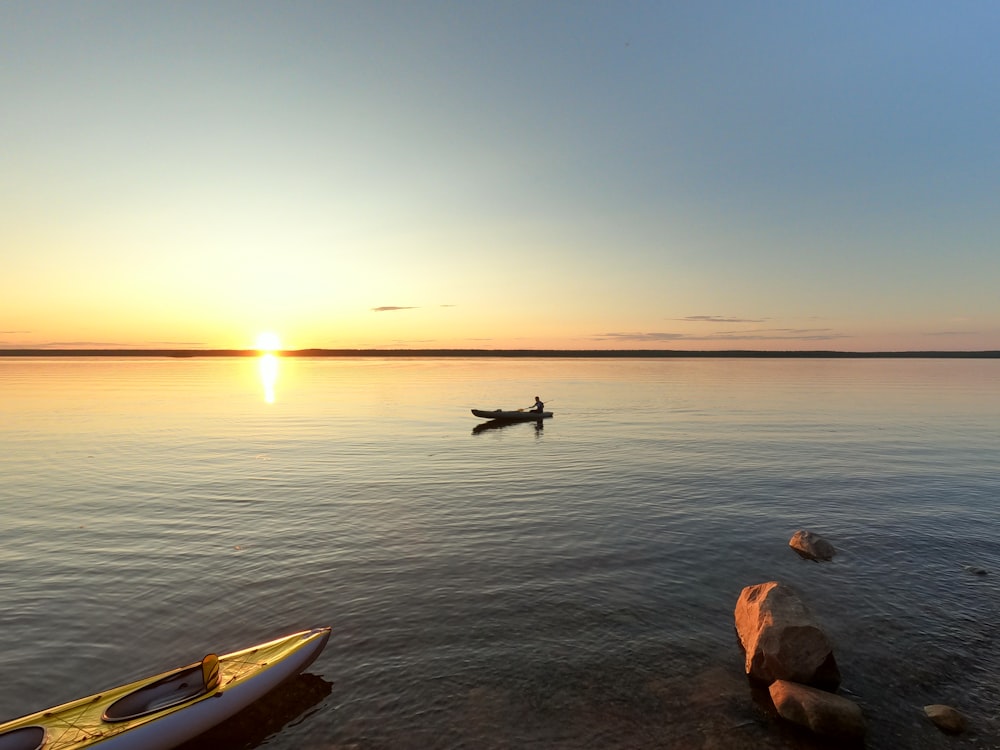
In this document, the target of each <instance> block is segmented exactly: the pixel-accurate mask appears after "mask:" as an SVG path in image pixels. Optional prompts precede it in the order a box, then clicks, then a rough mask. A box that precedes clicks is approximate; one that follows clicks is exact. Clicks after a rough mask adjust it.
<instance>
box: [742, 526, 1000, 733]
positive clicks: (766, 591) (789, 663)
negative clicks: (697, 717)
mask: <svg viewBox="0 0 1000 750" xmlns="http://www.w3.org/2000/svg"><path fill="white" fill-rule="evenodd" d="M788 544H789V547H791V548H792V549H793V550H794V551H795V552H796V553H797V554H798V555H799V556H800V557H801V558H803V559H804V560H807V561H810V562H815V563H826V562H830V561H831V560H833V558H834V556H835V555H836V549H835V548H834V546H833V544H831V543H830V542H829V541H828V540H826V539H824V538H823V537H822V536H820V535H819V534H815V533H813V532H811V531H807V530H804V529H803V530H799V531H796V532H795V534H793V535H792V538H791V539H790V540H789V543H788ZM972 572H974V573H975V574H976V575H986V574H987V571H985V570H983V569H980V568H976V569H975V570H974V571H972ZM733 615H734V621H735V627H736V633H737V636H738V637H739V643H740V646H741V647H742V649H743V653H744V657H745V663H744V668H745V671H746V674H747V676H748V677H749V679H750V681H751V683H753V684H754V685H758V686H761V687H766V688H767V692H768V694H769V695H770V698H771V702H772V704H773V707H774V710H775V711H776V713H777V714H778V716H780V717H781V718H782V719H783V720H785V721H788V722H791V723H793V724H795V725H797V726H800V727H804V728H806V729H808V730H809V731H810V732H812V733H814V734H815V735H818V736H820V737H824V738H828V739H831V740H836V741H838V742H840V743H844V746H846V747H863V745H864V738H865V735H866V733H867V724H868V722H869V721H873V720H875V719H876V717H867V718H866V717H865V716H864V714H863V712H862V710H861V707H860V706H859V705H858V704H857V703H855V702H854V701H852V700H851V699H849V698H847V697H845V696H843V695H840V694H839V693H838V692H837V691H838V687H839V686H840V682H841V674H840V670H839V668H838V666H837V662H836V658H835V656H834V653H833V644H832V642H831V640H830V638H829V637H828V636H827V634H826V633H825V632H824V630H823V628H822V626H821V624H820V622H819V620H818V619H817V617H816V616H815V615H814V614H813V612H812V610H811V609H810V608H809V607H808V606H807V605H806V603H805V602H804V601H803V600H802V598H801V597H800V596H799V594H798V592H796V591H795V590H793V589H792V588H791V587H790V586H788V585H786V584H783V583H781V582H779V581H765V582H762V583H757V584H753V585H750V586H746V587H744V588H743V590H742V592H741V593H740V596H739V598H738V600H737V602H736V607H735V610H734V613H733ZM924 714H925V715H926V717H927V719H928V725H929V727H930V726H931V725H933V726H936V727H937V728H938V729H939V730H940V731H942V732H945V733H947V734H960V733H962V732H964V731H965V730H966V727H967V721H966V718H965V717H964V716H963V715H962V713H961V712H960V711H959V710H958V709H956V708H954V707H952V706H948V705H945V704H932V705H928V706H925V707H924Z"/></svg>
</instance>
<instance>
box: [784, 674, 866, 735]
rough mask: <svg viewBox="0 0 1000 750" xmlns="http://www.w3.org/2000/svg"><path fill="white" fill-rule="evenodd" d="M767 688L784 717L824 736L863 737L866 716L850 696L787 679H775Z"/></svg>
mask: <svg viewBox="0 0 1000 750" xmlns="http://www.w3.org/2000/svg"><path fill="white" fill-rule="evenodd" d="M768 691H769V692H770V693H771V700H772V701H774V707H775V708H776V709H778V715H779V716H781V718H783V719H787V720H788V721H791V722H794V723H795V724H798V725H800V726H803V727H806V728H807V729H809V730H810V731H812V732H815V733H816V734H819V735H823V736H824V737H836V738H838V739H852V740H858V739H861V738H862V737H864V734H865V717H864V715H863V714H862V713H861V708H860V707H859V706H858V704H857V703H854V702H853V701H849V700H848V699H847V698H844V697H842V696H839V695H834V694H833V693H828V692H826V691H825V690H817V689H816V688H811V687H807V686H806V685H799V684H797V683H795V682H787V681H786V680H775V681H774V682H772V683H771V686H770V687H769V688H768Z"/></svg>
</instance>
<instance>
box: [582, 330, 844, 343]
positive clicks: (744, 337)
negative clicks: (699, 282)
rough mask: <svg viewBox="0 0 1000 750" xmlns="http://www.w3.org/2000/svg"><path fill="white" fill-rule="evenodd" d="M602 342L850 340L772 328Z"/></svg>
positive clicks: (640, 335) (610, 336) (622, 336)
mask: <svg viewBox="0 0 1000 750" xmlns="http://www.w3.org/2000/svg"><path fill="white" fill-rule="evenodd" d="M594 338H596V339H598V340H602V341H609V340H611V341H644V342H649V341H696V342H706V341H707V342H720V341H831V340H834V339H843V338H848V337H847V335H846V334H843V333H837V332H836V331H834V330H832V329H830V328H771V329H762V330H756V331H725V332H721V333H713V334H709V335H707V336H693V335H691V334H687V333H672V332H663V331H656V332H634V333H627V332H612V333H605V334H600V335H598V336H595V337H594Z"/></svg>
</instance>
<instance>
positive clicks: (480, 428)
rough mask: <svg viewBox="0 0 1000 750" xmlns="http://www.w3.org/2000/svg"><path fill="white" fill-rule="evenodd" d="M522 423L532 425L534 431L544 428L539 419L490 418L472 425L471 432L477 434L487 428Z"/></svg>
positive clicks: (499, 427)
mask: <svg viewBox="0 0 1000 750" xmlns="http://www.w3.org/2000/svg"><path fill="white" fill-rule="evenodd" d="M524 424H530V425H534V427H535V432H536V433H539V432H542V430H544V429H545V426H544V424H543V420H541V419H521V420H516V419H491V420H490V421H489V422H482V423H480V424H477V425H476V426H475V427H473V428H472V434H473V435H478V434H480V433H482V432H487V431H489V430H502V429H503V428H505V427H514V426H515V425H524Z"/></svg>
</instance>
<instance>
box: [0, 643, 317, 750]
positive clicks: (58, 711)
mask: <svg viewBox="0 0 1000 750" xmlns="http://www.w3.org/2000/svg"><path fill="white" fill-rule="evenodd" d="M329 637H330V628H315V629H313V630H305V631H302V632H300V633H293V634H292V635H288V636H285V637H284V638H278V639H277V640H274V641H269V642H267V643H261V644H259V645H257V646H252V647H250V648H247V649H243V650H242V651H234V652H232V653H230V654H224V655H223V656H215V655H214V654H209V655H208V656H206V657H205V658H204V659H202V660H201V661H200V662H196V663H194V664H191V665H189V666H186V667H181V668H180V669H174V670H171V671H170V672H164V673H163V674H158V675H154V676H153V677H147V678H145V679H143V680H139V681H137V682H133V683H130V684H128V685H122V686H121V687H117V688H111V689H110V690H105V691H103V692H101V693H99V694H97V695H92V696H90V697H88V698H81V699H79V700H75V701H72V702H71V703H64V704H63V705H61V706H56V707H55V708H50V709H47V710H45V711H39V712H38V713H35V714H31V715H29V716H22V717H21V718H20V719H14V720H13V721H8V722H6V723H0V750H49V748H51V750H70V749H71V748H72V749H73V750H76V749H78V748H89V747H91V746H94V745H100V746H101V748H107V749H108V750H168V748H172V747H176V746H177V745H179V744H181V743H182V742H186V741H187V740H189V739H192V738H194V737H196V736H198V735H199V734H201V733H202V732H205V731H206V730H208V729H211V728H212V727H213V726H215V725H216V724H218V723H219V722H221V721H223V720H225V719H227V718H229V717H230V716H232V715H233V714H235V713H236V712H237V711H239V710H241V709H243V708H245V707H246V706H248V705H249V704H251V703H253V702H254V701H256V700H257V699H259V698H261V697H262V696H264V694H265V693H267V692H269V691H270V690H271V689H273V688H274V687H276V686H277V685H279V684H280V683H282V682H284V681H285V680H287V679H288V678H290V677H293V676H294V675H297V674H298V673H299V672H301V671H302V670H303V669H305V668H306V667H308V666H309V665H310V664H311V663H312V661H313V660H314V659H315V658H316V657H317V656H318V655H319V652H320V651H322V650H323V647H324V646H325V645H326V641H327V639H328V638H329Z"/></svg>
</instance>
